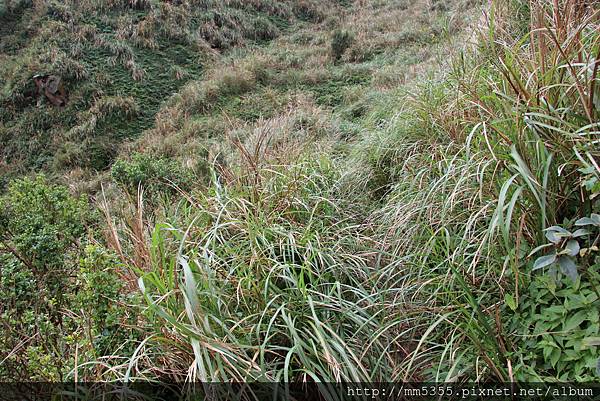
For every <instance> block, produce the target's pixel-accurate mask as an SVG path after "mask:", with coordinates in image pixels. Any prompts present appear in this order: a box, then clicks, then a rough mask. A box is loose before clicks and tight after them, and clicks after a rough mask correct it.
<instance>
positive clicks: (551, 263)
mask: <svg viewBox="0 0 600 401" xmlns="http://www.w3.org/2000/svg"><path fill="white" fill-rule="evenodd" d="M575 226H576V227H580V228H578V229H576V230H575V231H573V232H571V231H569V230H566V229H565V228H562V227H560V226H552V227H549V228H547V229H546V230H545V232H546V238H547V239H548V240H549V241H550V243H548V244H545V245H542V246H539V247H537V248H535V249H534V250H533V252H532V253H531V254H535V253H537V252H539V251H540V250H542V249H545V248H549V247H551V248H553V251H552V252H551V253H550V254H548V255H544V256H540V257H538V258H537V259H536V260H535V262H534V263H533V270H539V269H542V268H548V269H549V273H550V274H551V275H552V276H556V274H557V273H558V271H560V272H561V273H562V274H564V275H566V276H567V277H569V278H570V279H571V280H572V281H576V280H577V278H578V277H579V272H578V265H577V258H578V257H581V258H584V257H585V256H586V255H589V254H590V253H592V252H597V251H598V246H597V242H598V239H599V237H598V235H596V238H595V240H594V241H593V242H588V243H587V244H584V245H583V246H582V244H581V243H580V241H583V240H585V239H586V238H587V237H589V236H590V235H592V234H593V232H594V231H597V230H598V229H599V228H600V215H599V214H596V213H592V215H591V216H590V217H583V218H581V219H579V220H577V221H576V222H575ZM584 227H585V228H584Z"/></svg>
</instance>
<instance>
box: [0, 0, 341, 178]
mask: <svg viewBox="0 0 600 401" xmlns="http://www.w3.org/2000/svg"><path fill="white" fill-rule="evenodd" d="M332 7H333V9H335V8H336V7H338V5H337V3H331V4H328V3H326V2H312V3H311V2H310V1H306V2H302V3H294V2H285V1H284V2H281V1H279V2H273V1H269V0H267V1H256V2H243V1H228V2H220V1H216V2H212V1H185V2H167V1H147V0H143V1H137V0H132V1H90V2H79V1H67V2H59V1H42V2H38V1H35V2H31V1H27V0H23V1H7V2H4V3H2V9H1V10H0V12H1V13H2V19H3V21H6V24H3V27H2V31H0V34H1V35H2V36H1V39H2V40H1V42H0V43H1V45H0V57H1V60H2V63H1V71H0V74H1V75H2V77H3V82H2V91H1V92H0V104H1V105H2V114H1V116H0V117H1V120H0V138H1V140H2V142H3V144H4V145H5V146H4V147H3V149H2V154H1V157H2V160H3V162H2V165H1V168H2V172H3V176H4V177H5V179H4V183H6V177H10V176H13V175H14V174H23V173H26V172H29V171H36V170H37V171H39V170H44V171H47V172H49V173H50V172H51V173H54V174H60V173H64V172H68V171H74V170H80V169H83V170H91V171H95V170H96V171H97V170H104V169H106V168H107V167H108V166H110V164H111V162H112V160H113V159H114V157H115V155H116V153H117V151H118V147H119V144H120V143H121V142H123V141H124V140H127V139H132V138H136V137H138V136H139V135H140V134H141V133H142V132H143V131H144V130H146V129H149V128H151V127H152V126H153V125H154V117H155V115H156V113H157V111H158V110H159V109H160V107H161V104H162V103H163V102H164V101H165V100H166V99H168V98H169V97H170V96H171V95H172V94H173V93H175V92H176V91H177V90H178V89H179V88H180V87H181V86H182V85H183V84H185V83H186V82H187V81H190V80H193V79H198V78H199V77H201V76H202V73H203V70H204V67H205V66H206V64H207V63H208V64H209V65H210V63H212V60H214V59H215V58H218V57H219V55H220V54H221V53H224V52H227V51H229V50H231V49H232V48H235V47H237V46H244V45H250V44H253V43H254V44H259V43H263V42H266V41H269V40H271V39H273V38H275V37H277V36H279V35H280V34H281V33H282V32H285V31H286V30H288V29H290V27H292V26H297V25H302V24H309V25H310V24H311V23H315V22H317V21H320V20H321V19H323V18H324V11H323V10H324V9H326V8H329V9H330V11H331V8H332ZM36 73H46V74H55V75H58V76H60V77H61V78H62V79H63V81H64V83H65V85H66V89H67V91H68V94H69V102H68V104H67V106H66V107H65V108H64V109H62V110H58V109H56V108H54V107H51V105H50V103H49V102H46V103H42V104H41V105H39V104H37V99H35V98H34V89H35V86H34V83H33V80H32V79H31V78H32V76H33V75H34V74H36ZM79 174H82V173H81V172H80V173H79ZM90 174H91V173H88V174H87V175H88V176H89V175H90Z"/></svg>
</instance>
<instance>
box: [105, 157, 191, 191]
mask: <svg viewBox="0 0 600 401" xmlns="http://www.w3.org/2000/svg"><path fill="white" fill-rule="evenodd" d="M111 176H112V178H113V180H114V181H115V182H117V183H119V184H121V185H122V186H123V187H124V188H125V190H126V191H127V192H129V193H130V194H132V195H135V194H137V191H138V187H139V186H140V185H141V186H142V187H143V188H144V190H145V191H147V192H146V193H147V194H148V195H150V196H151V197H152V196H154V195H157V194H159V193H160V192H167V193H176V192H177V189H176V188H179V189H181V190H184V191H186V190H189V189H190V187H191V185H192V183H193V179H194V174H193V173H192V171H191V170H190V169H187V168H184V167H182V166H181V164H179V163H178V162H177V161H175V160H169V159H163V158H155V157H153V156H151V155H146V154H142V153H136V154H134V155H133V156H132V157H131V160H117V162H116V163H115V164H114V165H113V166H112V169H111Z"/></svg>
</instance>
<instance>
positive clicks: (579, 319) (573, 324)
mask: <svg viewBox="0 0 600 401" xmlns="http://www.w3.org/2000/svg"><path fill="white" fill-rule="evenodd" d="M586 318H587V313H586V312H585V311H579V312H577V313H576V314H574V315H573V316H571V317H570V318H569V319H567V321H566V322H565V325H564V328H563V331H572V330H573V329H576V328H578V327H579V325H580V324H581V323H583V321H584V320H586Z"/></svg>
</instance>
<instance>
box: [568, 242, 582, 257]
mask: <svg viewBox="0 0 600 401" xmlns="http://www.w3.org/2000/svg"><path fill="white" fill-rule="evenodd" d="M579 249H580V248H579V242H577V241H576V240H574V239H572V240H570V241H568V242H567V245H566V246H565V251H566V252H567V255H570V256H577V254H579Z"/></svg>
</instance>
